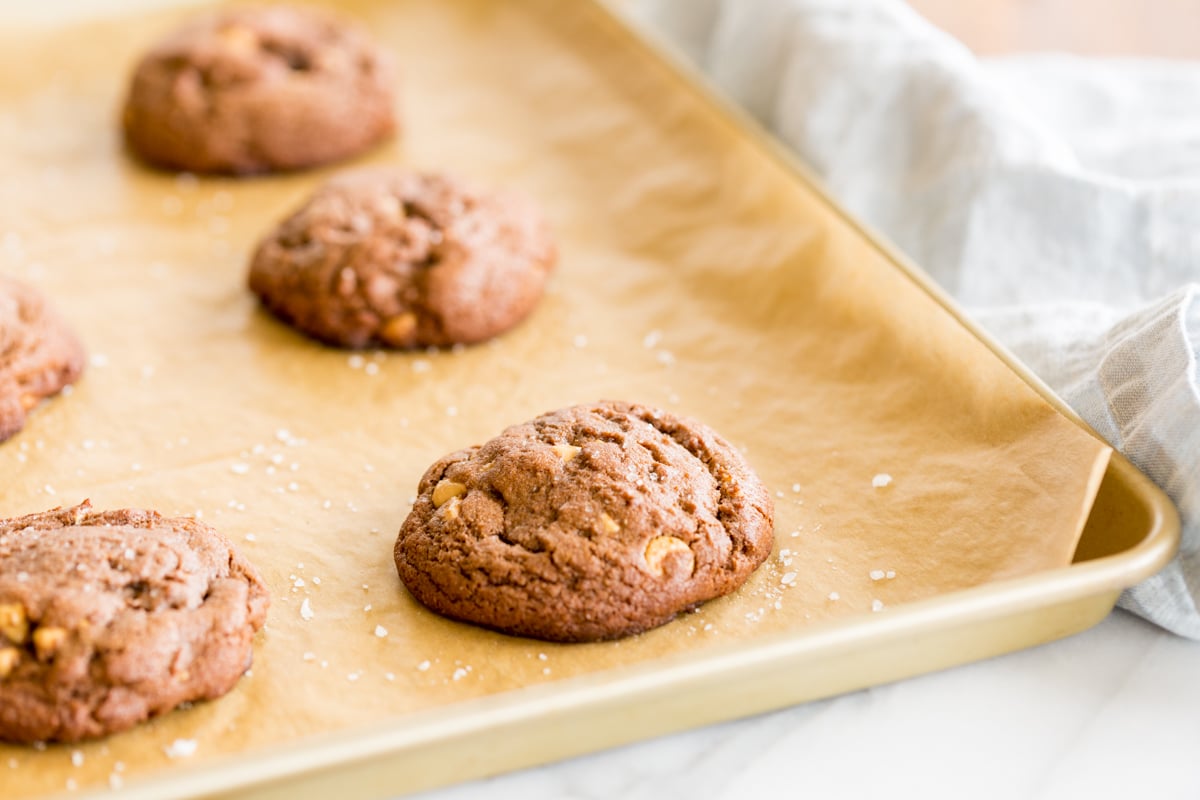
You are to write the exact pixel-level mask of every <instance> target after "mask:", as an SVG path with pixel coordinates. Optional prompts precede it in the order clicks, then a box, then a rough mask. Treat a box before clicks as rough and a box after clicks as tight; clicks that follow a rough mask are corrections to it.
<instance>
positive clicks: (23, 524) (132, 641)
mask: <svg viewBox="0 0 1200 800" xmlns="http://www.w3.org/2000/svg"><path fill="white" fill-rule="evenodd" d="M268 604H269V599H268V596H267V589H266V586H265V585H264V584H263V582H262V580H261V579H260V578H259V576H258V573H257V572H256V571H255V570H254V568H253V567H252V566H251V565H250V564H248V563H247V562H246V561H244V560H243V559H242V558H241V556H239V555H238V554H237V552H236V551H235V550H233V548H232V546H231V545H230V544H229V542H228V541H227V540H226V539H225V537H223V536H222V535H221V534H219V533H217V532H216V531H215V530H213V529H212V528H210V527H208V526H207V525H205V524H203V523H201V522H198V521H196V520H194V519H190V518H176V519H168V518H165V517H162V516H160V515H159V514H157V513H155V512H153V511H141V510H133V509H125V510H121V511H99V512H97V511H92V510H91V506H90V504H88V503H86V502H85V503H83V504H82V505H79V506H75V507H74V508H69V509H65V510H61V509H55V510H53V511H48V512H45V513H42V514H31V515H29V516H25V517H18V518H15V519H7V520H0V739H2V740H8V741H15V742H45V741H65V742H70V741H77V740H79V739H87V738H93V737H97V736H104V735H107V734H109V733H114V732H116V731H121V730H125V729H126V728H130V727H132V726H134V725H136V724H137V723H139V722H143V721H145V720H146V719H149V718H150V717H153V716H155V715H158V714H161V713H163V712H165V711H169V710H170V709H173V708H175V707H176V706H178V705H179V704H180V703H183V702H188V701H193V700H207V699H212V698H215V697H219V696H221V695H223V694H225V693H226V692H228V691H229V690H230V689H231V688H233V686H234V684H236V683H237V681H238V678H240V677H241V676H242V674H243V673H244V672H245V671H246V670H247V669H248V668H249V666H250V660H251V639H252V637H253V636H254V632H255V631H257V630H258V629H259V628H261V627H262V625H263V622H264V621H265V619H266V614H267V606H268Z"/></svg>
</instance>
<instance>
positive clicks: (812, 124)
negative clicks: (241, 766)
mask: <svg viewBox="0 0 1200 800" xmlns="http://www.w3.org/2000/svg"><path fill="white" fill-rule="evenodd" d="M634 10H635V13H636V14H637V15H638V16H639V17H641V18H642V20H643V21H644V22H646V24H648V25H649V26H650V27H652V28H655V29H656V30H657V32H658V33H659V34H662V35H665V36H666V37H667V38H668V39H669V40H672V41H673V42H674V43H675V44H676V45H677V46H678V47H679V48H680V49H681V50H682V51H683V52H684V53H685V54H686V55H687V56H688V57H689V58H691V59H692V60H693V61H694V62H695V63H696V64H697V65H699V66H700V67H701V68H702V69H703V70H705V71H706V72H707V73H708V74H709V75H710V76H711V78H712V79H713V80H714V81H715V82H716V84H717V85H718V86H719V87H720V88H721V89H723V90H724V91H725V92H727V93H728V94H729V95H730V96H731V97H733V98H734V99H735V100H736V101H737V102H739V103H741V104H742V105H743V106H745V108H746V109H747V110H749V111H750V112H751V113H752V114H753V115H754V116H756V117H757V118H758V119H759V120H760V121H761V122H762V123H763V124H765V125H766V126H767V127H768V128H770V129H772V130H773V131H774V132H775V133H776V134H777V135H778V136H779V137H780V138H781V139H782V140H783V141H784V142H786V143H787V144H788V145H790V146H791V147H793V148H794V149H795V150H796V152H797V153H798V154H799V155H800V156H801V157H802V158H803V159H804V160H805V161H806V162H808V163H809V164H810V165H811V166H812V167H814V168H815V169H816V171H817V172H818V174H819V175H820V176H821V177H822V178H823V180H824V182H825V184H826V186H827V187H828V188H829V189H830V190H831V191H832V192H833V194H834V195H835V196H836V197H837V198H838V199H839V200H840V201H841V202H842V203H843V204H844V205H845V206H846V207H848V208H849V210H850V211H851V212H852V213H854V214H856V215H857V216H859V217H860V218H862V219H864V220H865V221H866V222H867V223H868V224H870V225H872V226H873V227H875V228H877V229H879V230H881V231H882V232H883V233H884V234H886V235H887V236H888V237H889V238H890V239H891V240H892V241H893V242H895V243H896V244H897V245H898V246H899V247H900V248H901V249H902V250H904V251H905V252H906V253H907V254H908V255H909V256H910V257H911V258H912V259H913V260H914V261H915V262H916V263H918V264H920V265H921V266H922V267H924V268H925V269H926V270H928V271H929V272H930V273H931V274H932V275H933V277H934V278H935V279H936V280H937V281H938V282H939V283H941V285H942V286H944V287H945V288H946V289H947V290H948V291H949V292H950V293H951V294H953V295H954V296H955V297H956V298H957V299H958V300H959V301H960V302H961V303H962V304H963V305H965V306H966V307H967V308H968V309H969V310H970V311H971V312H972V313H973V315H974V316H975V317H976V318H977V319H979V320H980V321H981V322H982V323H983V324H984V326H985V327H987V328H988V329H989V330H990V331H992V333H993V334H995V335H996V336H997V338H999V339H1000V340H1001V341H1002V342H1003V343H1004V344H1005V345H1007V346H1008V347H1009V348H1010V349H1011V350H1012V351H1013V352H1014V353H1016V355H1017V356H1018V357H1019V358H1021V359H1022V360H1023V361H1025V363H1027V364H1029V365H1030V367H1031V368H1032V369H1033V370H1034V371H1035V372H1036V373H1037V374H1038V375H1040V376H1041V377H1042V379H1043V380H1045V381H1046V382H1047V383H1048V384H1049V385H1050V386H1051V387H1053V388H1054V389H1055V391H1057V392H1058V393H1059V394H1060V395H1061V396H1062V397H1063V398H1064V399H1065V400H1066V401H1067V402H1068V403H1069V404H1071V406H1072V407H1074V408H1075V409H1076V411H1078V412H1079V414H1080V415H1081V416H1082V417H1083V418H1084V419H1086V420H1087V421H1088V423H1090V424H1091V425H1092V426H1093V427H1094V428H1095V429H1096V430H1097V431H1098V432H1099V433H1100V434H1101V435H1102V436H1104V437H1105V438H1106V439H1107V440H1108V441H1109V442H1111V443H1112V445H1113V446H1114V447H1116V448H1118V449H1119V450H1121V451H1122V452H1123V453H1125V455H1126V456H1128V457H1129V458H1130V460H1131V461H1133V463H1134V464H1136V465H1137V466H1138V467H1139V468H1140V469H1141V470H1142V471H1143V472H1145V473H1146V474H1147V475H1149V476H1150V478H1151V479H1153V480H1154V481H1155V482H1156V483H1158V485H1159V486H1161V487H1162V488H1163V489H1164V490H1166V492H1167V493H1168V494H1169V495H1170V496H1171V499H1172V500H1174V502H1175V503H1176V505H1177V506H1178V507H1179V511H1180V514H1181V516H1182V518H1183V543H1182V548H1181V550H1180V553H1179V555H1178V556H1177V557H1176V558H1175V559H1174V561H1172V562H1171V564H1170V565H1168V566H1167V568H1166V569H1164V570H1163V571H1162V572H1161V573H1159V574H1158V575H1156V576H1154V577H1152V578H1150V579H1149V580H1147V581H1145V582H1144V583H1142V584H1140V585H1138V586H1136V587H1134V588H1133V589H1130V590H1129V591H1127V592H1125V593H1124V594H1123V595H1122V597H1121V605H1122V606H1124V607H1125V608H1127V609H1129V610H1131V611H1133V612H1135V613H1137V614H1140V615H1142V616H1144V617H1146V618H1147V619H1150V620H1152V621H1154V622H1156V623H1158V624H1159V625H1161V626H1163V627H1164V628H1167V629H1168V630H1171V631H1174V632H1175V633H1178V634H1181V635H1184V636H1188V637H1191V638H1197V639H1200V610H1198V608H1197V606H1198V605H1200V387H1198V385H1197V374H1196V361H1197V353H1198V352H1200V299H1198V296H1200V287H1198V286H1197V285H1196V284H1195V283H1193V282H1194V281H1197V280H1200V65H1195V64H1186V63H1165V62H1155V61H1148V60H1141V61H1138V60H1128V59H1125V60H1094V59H1092V60H1089V59H1080V58H1073V57H1069V56H1063V55H1039V56H1016V57H1005V58H995V59H977V58H976V57H975V56H973V55H972V54H971V53H970V52H969V51H968V50H967V49H966V48H965V47H964V46H963V45H961V44H960V43H959V42H957V41H956V40H955V39H953V38H951V37H950V36H948V35H947V34H945V33H943V32H941V31H939V30H937V29H936V28H934V27H933V26H931V25H930V24H928V23H927V22H926V21H925V20H923V19H922V18H921V17H920V16H919V15H917V14H916V13H915V12H914V11H912V10H911V9H910V8H909V7H908V6H907V5H905V4H904V3H903V2H902V0H636V3H635V7H634Z"/></svg>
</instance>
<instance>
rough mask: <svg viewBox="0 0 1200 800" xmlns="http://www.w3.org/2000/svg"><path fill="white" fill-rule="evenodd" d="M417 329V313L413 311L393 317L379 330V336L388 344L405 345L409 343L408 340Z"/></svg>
mask: <svg viewBox="0 0 1200 800" xmlns="http://www.w3.org/2000/svg"><path fill="white" fill-rule="evenodd" d="M416 329H417V315H416V314H412V313H408V314H401V315H400V316H398V317H392V318H391V319H389V320H388V321H387V322H385V323H384V324H383V328H381V329H380V331H379V338H381V339H383V340H384V341H385V342H387V343H388V344H394V345H405V344H408V343H409V342H408V340H409V338H410V337H411V336H412V334H413V331H415V330H416Z"/></svg>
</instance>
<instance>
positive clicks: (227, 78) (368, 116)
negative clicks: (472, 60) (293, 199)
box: [123, 6, 395, 174]
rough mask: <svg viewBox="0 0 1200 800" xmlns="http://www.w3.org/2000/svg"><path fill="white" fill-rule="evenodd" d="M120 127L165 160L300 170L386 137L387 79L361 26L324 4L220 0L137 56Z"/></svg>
mask: <svg viewBox="0 0 1200 800" xmlns="http://www.w3.org/2000/svg"><path fill="white" fill-rule="evenodd" d="M123 126H124V131H125V139H126V141H127V142H128V144H129V146H130V148H131V149H132V150H133V151H134V152H135V153H137V154H138V155H139V156H141V157H142V158H143V159H145V160H146V161H148V162H149V163H151V164H154V165H157V166H160V167H164V168H167V169H178V170H188V171H192V172H210V173H232V174H247V173H257V172H269V171H276V170H294V169H301V168H304V167H310V166H314V165H317V164H324V163H327V162H330V161H337V160H340V159H344V158H347V157H349V156H352V155H354V154H356V153H359V152H361V151H363V150H365V149H366V148H368V147H370V146H371V145H373V144H375V143H376V142H378V141H380V140H382V139H384V138H385V137H387V136H388V135H389V134H391V132H392V130H393V128H394V127H395V120H394V110H393V94H392V76H391V74H390V67H389V66H388V65H387V63H386V59H385V57H384V55H383V53H382V52H381V51H380V50H379V48H378V47H377V46H376V45H375V44H374V43H373V42H372V41H371V40H370V38H369V37H368V35H367V33H366V32H365V31H364V30H363V29H362V28H360V27H359V26H357V25H356V24H353V23H351V22H349V21H348V20H345V19H343V18H341V17H339V16H335V15H334V14H332V13H330V12H327V11H322V10H319V9H312V8H299V7H290V6H269V7H257V8H255V7H251V8H241V9H230V10H225V11H220V12H217V13H215V14H213V15H211V16H208V17H204V18H201V19H198V20H196V21H194V22H193V23H191V24H189V25H187V26H186V27H184V28H182V29H180V30H178V31H176V32H175V33H173V34H171V35H170V36H168V37H167V38H166V39H164V40H163V41H162V42H160V43H159V44H157V45H156V46H154V47H153V48H152V49H151V50H150V52H149V53H147V55H146V56H145V57H144V58H143V59H142V60H141V62H140V63H139V64H138V65H137V67H136V69H135V70H134V73H133V78H132V81H131V84H130V87H129V94H128V97H127V99H126V102H125V109H124V114H123Z"/></svg>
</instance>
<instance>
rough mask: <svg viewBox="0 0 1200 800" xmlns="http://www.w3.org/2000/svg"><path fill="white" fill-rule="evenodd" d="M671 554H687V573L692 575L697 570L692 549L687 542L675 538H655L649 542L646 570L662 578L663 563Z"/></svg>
mask: <svg viewBox="0 0 1200 800" xmlns="http://www.w3.org/2000/svg"><path fill="white" fill-rule="evenodd" d="M671 553H680V554H686V560H687V564H688V567H687V571H688V574H689V575H690V574H691V573H692V570H693V569H695V565H696V557H695V556H694V555H692V548H690V547H688V546H687V542H685V541H683V540H682V539H676V538H675V537H674V536H655V537H654V538H653V539H651V540H650V541H649V543H648V544H647V545H646V568H647V569H648V570H650V572H651V573H652V574H653V575H656V576H659V577H661V576H662V574H663V562H664V561H665V560H666V558H667V556H668V555H670V554H671Z"/></svg>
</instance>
